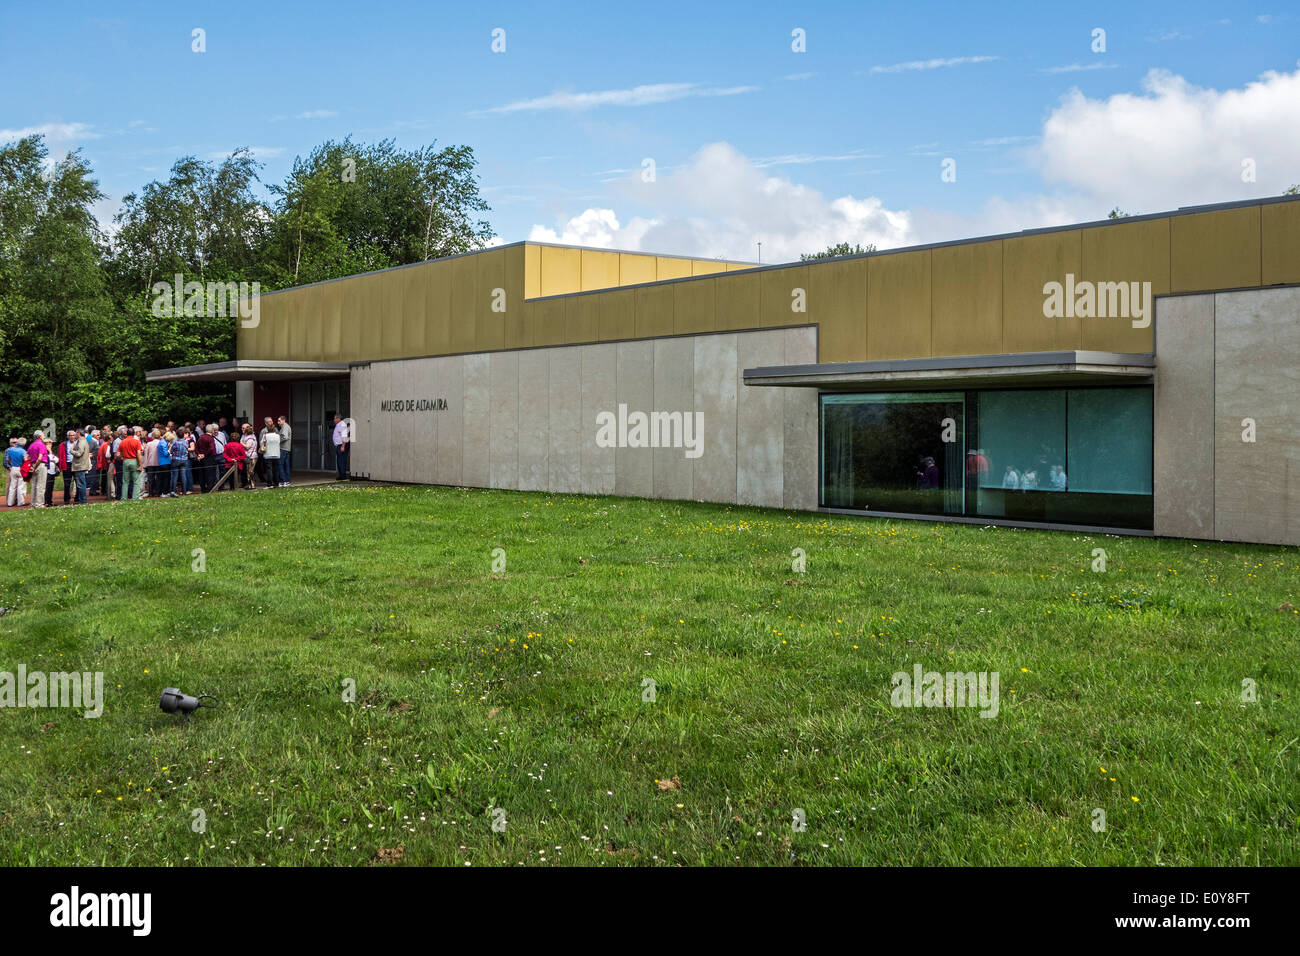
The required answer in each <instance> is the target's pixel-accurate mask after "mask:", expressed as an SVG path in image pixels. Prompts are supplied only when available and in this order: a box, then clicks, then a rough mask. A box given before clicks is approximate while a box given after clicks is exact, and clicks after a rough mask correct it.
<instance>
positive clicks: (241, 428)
mask: <svg viewBox="0 0 1300 956" xmlns="http://www.w3.org/2000/svg"><path fill="white" fill-rule="evenodd" d="M53 441H54V438H53V436H47V435H46V434H45V433H44V432H43V431H42V430H41V429H39V428H38V429H36V430H34V431H33V432H32V435H31V438H30V440H29V439H28V438H27V436H18V437H13V438H10V439H9V444H8V448H6V449H5V452H4V471H5V475H6V493H5V502H6V504H7V505H8V506H9V507H11V508H13V507H22V506H24V505H27V504H28V503H29V502H30V504H31V506H32V507H33V508H44V507H49V506H51V505H52V504H53V503H54V490H55V489H54V486H55V479H56V478H57V476H59V475H60V474H61V475H62V476H63V503H64V504H86V503H87V501H88V499H89V497H90V496H91V495H101V494H102V495H103V496H104V497H105V498H106V499H107V500H109V501H138V500H140V499H142V498H179V497H181V496H183V495H190V494H206V493H209V492H211V491H214V490H226V489H231V490H233V489H234V488H236V487H238V488H242V489H245V490H253V489H255V488H257V486H258V484H259V483H261V485H262V487H265V488H288V487H289V486H290V480H291V476H290V457H291V455H292V452H293V429H292V428H291V427H290V425H289V422H288V420H287V419H286V418H285V416H283V415H281V416H280V417H279V419H278V420H277V419H272V418H270V417H269V416H268V417H267V418H265V419H263V426H262V428H261V430H260V431H254V428H253V425H252V423H251V422H243V423H240V422H239V421H238V419H236V420H235V421H234V422H233V423H232V424H229V425H228V424H227V421H226V419H225V418H221V419H219V420H218V421H216V422H212V423H208V422H205V421H203V420H202V419H200V420H199V421H198V422H197V423H192V422H185V423H184V424H183V425H177V424H176V422H167V424H166V425H163V424H161V423H157V424H155V425H154V426H153V428H151V429H148V430H146V429H145V428H143V427H141V426H139V425H136V426H131V427H128V426H126V425H119V426H118V427H117V428H115V429H114V428H109V427H107V426H104V427H98V428H97V427H94V426H92V425H87V426H86V427H85V428H76V429H70V430H69V431H68V432H67V434H66V436H65V437H64V440H63V441H61V442H59V443H58V444H57V445H54V444H53Z"/></svg>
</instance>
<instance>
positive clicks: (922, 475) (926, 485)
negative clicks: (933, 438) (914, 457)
mask: <svg viewBox="0 0 1300 956" xmlns="http://www.w3.org/2000/svg"><path fill="white" fill-rule="evenodd" d="M916 477H917V478H918V479H920V482H921V484H920V488H921V490H922V491H925V490H929V489H931V488H938V487H939V468H938V466H937V465H935V463H934V459H933V458H931V457H929V456H928V455H927V456H926V457H925V458H922V459H921V470H920V471H918V472H917V473H916Z"/></svg>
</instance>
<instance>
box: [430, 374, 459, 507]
mask: <svg viewBox="0 0 1300 956" xmlns="http://www.w3.org/2000/svg"><path fill="white" fill-rule="evenodd" d="M433 369H434V372H433V391H434V393H435V394H436V395H437V396H439V397H442V398H445V399H446V400H447V410H446V411H445V412H439V413H438V415H439V416H440V418H439V421H438V437H437V444H436V445H435V446H434V447H435V450H436V454H435V456H434V460H433V480H434V481H436V482H438V484H442V485H459V484H461V472H460V458H461V452H460V445H461V441H462V440H463V438H464V434H465V356H463V355H446V356H442V357H440V358H436V359H433Z"/></svg>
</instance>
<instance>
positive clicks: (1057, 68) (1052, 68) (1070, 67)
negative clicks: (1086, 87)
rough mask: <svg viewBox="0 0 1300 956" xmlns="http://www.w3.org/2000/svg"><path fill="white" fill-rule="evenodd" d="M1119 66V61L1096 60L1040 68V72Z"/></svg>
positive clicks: (1114, 67)
mask: <svg viewBox="0 0 1300 956" xmlns="http://www.w3.org/2000/svg"><path fill="white" fill-rule="evenodd" d="M1118 68H1119V64H1118V63H1107V62H1105V61H1104V60H1094V61H1093V62H1091V63H1067V64H1065V65H1064V66H1049V67H1047V68H1045V69H1042V70H1039V71H1038V72H1040V73H1083V72H1086V71H1087V70H1115V69H1118Z"/></svg>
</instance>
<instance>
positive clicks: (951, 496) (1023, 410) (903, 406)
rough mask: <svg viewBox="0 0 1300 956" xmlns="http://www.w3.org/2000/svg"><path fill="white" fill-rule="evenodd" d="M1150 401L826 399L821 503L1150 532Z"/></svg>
mask: <svg viewBox="0 0 1300 956" xmlns="http://www.w3.org/2000/svg"><path fill="white" fill-rule="evenodd" d="M1151 395H1152V392H1151V389H1150V388H1149V387H1145V386H1142V387H1127V388H1076V389H1008V390H990V391H971V392H909V393H888V394H884V393H882V394H868V395H823V396H822V504H823V506H825V507H831V508H835V507H839V508H861V509H865V510H870V511H894V512H904V513H909V514H962V515H968V516H971V517H992V518H1011V519H1015V520H1021V521H1043V522H1049V523H1061V524H1092V525H1105V526H1111V527H1121V528H1150V527H1151V518H1152V499H1151V448H1152V437H1151V427H1152V416H1151V403H1152V399H1151ZM949 422H951V423H953V424H954V425H955V428H952V427H949V428H948V429H947V430H946V432H945V431H944V429H943V425H944V424H945V423H949Z"/></svg>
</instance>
